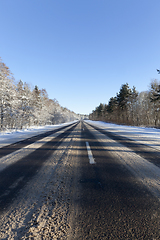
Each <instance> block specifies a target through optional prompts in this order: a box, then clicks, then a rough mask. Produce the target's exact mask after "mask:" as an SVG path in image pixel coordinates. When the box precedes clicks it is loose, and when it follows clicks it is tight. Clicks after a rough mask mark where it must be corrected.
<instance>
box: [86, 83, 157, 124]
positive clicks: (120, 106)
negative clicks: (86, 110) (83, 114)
mask: <svg viewBox="0 0 160 240" xmlns="http://www.w3.org/2000/svg"><path fill="white" fill-rule="evenodd" d="M89 118H90V119H91V120H101V121H106V122H111V123H116V124H127V125H134V126H152V127H159V126H160V82H159V81H158V80H156V79H155V80H152V81H151V83H150V86H149V89H148V90H147V91H143V92H140V93H139V92H138V91H137V90H136V88H135V87H133V88H130V87H129V85H128V83H126V84H123V85H122V86H121V88H120V90H119V93H117V94H116V96H115V97H111V98H110V99H109V101H108V104H102V103H100V105H99V106H97V107H96V108H95V110H93V111H92V113H91V114H90V115H89Z"/></svg>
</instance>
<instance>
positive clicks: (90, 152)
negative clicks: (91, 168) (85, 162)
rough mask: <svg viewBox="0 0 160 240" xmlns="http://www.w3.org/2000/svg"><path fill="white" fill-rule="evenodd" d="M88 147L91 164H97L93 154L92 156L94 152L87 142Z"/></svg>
mask: <svg viewBox="0 0 160 240" xmlns="http://www.w3.org/2000/svg"><path fill="white" fill-rule="evenodd" d="M86 147H87V152H88V158H89V163H90V164H95V163H96V162H95V161H94V158H93V154H92V151H91V148H90V146H89V143H88V142H86Z"/></svg>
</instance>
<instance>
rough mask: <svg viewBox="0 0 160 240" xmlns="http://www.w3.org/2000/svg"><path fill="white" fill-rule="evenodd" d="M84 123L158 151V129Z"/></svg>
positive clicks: (103, 123)
mask: <svg viewBox="0 0 160 240" xmlns="http://www.w3.org/2000/svg"><path fill="white" fill-rule="evenodd" d="M86 122H88V123H89V124H91V125H93V126H97V127H100V128H103V129H104V130H106V131H109V132H113V133H115V134H117V135H121V136H124V137H127V138H129V139H132V140H134V141H137V142H139V143H142V144H145V145H148V146H150V147H152V148H154V149H157V150H159V151H160V129H156V128H147V127H135V126H126V125H118V124H113V123H106V122H102V121H91V120H87V121H86Z"/></svg>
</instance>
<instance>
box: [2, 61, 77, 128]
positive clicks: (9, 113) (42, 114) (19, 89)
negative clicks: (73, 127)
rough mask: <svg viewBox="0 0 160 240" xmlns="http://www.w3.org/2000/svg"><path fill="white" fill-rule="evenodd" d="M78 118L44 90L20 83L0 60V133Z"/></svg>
mask: <svg viewBox="0 0 160 240" xmlns="http://www.w3.org/2000/svg"><path fill="white" fill-rule="evenodd" d="M75 119H77V115H76V114H75V113H74V112H72V111H70V110H69V109H67V108H63V107H62V106H60V104H59V103H58V101H57V100H56V99H49V97H48V94H47V91H46V90H45V89H39V88H38V86H35V87H34V88H31V87H30V86H29V84H28V83H26V82H25V83H23V82H22V81H21V80H20V81H18V82H17V83H16V82H15V79H14V77H13V74H12V73H11V71H10V69H9V68H8V67H7V66H6V64H5V63H3V62H2V59H1V58H0V131H3V130H6V129H22V128H26V127H30V126H34V125H47V124H58V123H62V122H68V121H73V120H75Z"/></svg>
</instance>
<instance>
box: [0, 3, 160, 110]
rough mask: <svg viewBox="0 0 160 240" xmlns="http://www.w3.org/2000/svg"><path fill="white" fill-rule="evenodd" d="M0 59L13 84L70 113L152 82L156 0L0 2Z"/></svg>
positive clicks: (156, 59) (156, 57)
mask: <svg viewBox="0 0 160 240" xmlns="http://www.w3.org/2000/svg"><path fill="white" fill-rule="evenodd" d="M0 12H1V15H0V18H1V21H0V22H1V23H0V57H1V58H2V60H3V62H5V63H6V65H7V66H8V67H9V68H10V69H11V71H12V72H13V74H14V77H15V79H16V81H18V80H20V79H21V80H22V81H23V82H27V83H30V84H32V86H34V85H38V87H39V88H40V89H41V88H45V89H46V90H47V92H48V94H49V98H51V99H53V98H56V99H57V100H58V101H59V103H60V104H61V105H62V106H63V107H67V108H69V109H70V110H72V111H74V112H76V113H82V114H83V113H84V114H88V113H91V112H92V110H94V109H95V107H96V106H98V105H99V103H100V102H102V103H108V100H109V99H110V97H114V96H115V95H116V93H117V92H119V89H120V87H121V85H122V84H124V83H126V82H128V83H129V86H130V87H133V85H134V86H135V87H136V89H137V90H138V91H139V92H141V91H145V90H147V89H148V86H149V84H150V81H151V80H152V79H155V78H156V79H158V80H160V75H158V74H157V72H156V68H160V0H14V1H13V0H0Z"/></svg>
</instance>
